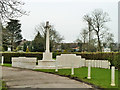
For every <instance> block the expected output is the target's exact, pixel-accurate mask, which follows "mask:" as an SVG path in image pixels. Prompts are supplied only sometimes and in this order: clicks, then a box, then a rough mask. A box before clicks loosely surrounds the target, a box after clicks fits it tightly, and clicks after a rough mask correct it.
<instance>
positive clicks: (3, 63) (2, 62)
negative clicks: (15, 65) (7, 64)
mask: <svg viewBox="0 0 120 90" xmlns="http://www.w3.org/2000/svg"><path fill="white" fill-rule="evenodd" d="M3 64H4V56H2V63H1V65H3Z"/></svg>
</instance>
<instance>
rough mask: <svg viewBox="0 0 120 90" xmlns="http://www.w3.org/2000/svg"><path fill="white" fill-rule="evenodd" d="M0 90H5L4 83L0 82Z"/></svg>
mask: <svg viewBox="0 0 120 90" xmlns="http://www.w3.org/2000/svg"><path fill="white" fill-rule="evenodd" d="M0 90H7V87H6V84H5V82H4V81H1V80H0Z"/></svg>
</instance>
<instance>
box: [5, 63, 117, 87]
mask: <svg viewBox="0 0 120 90" xmlns="http://www.w3.org/2000/svg"><path fill="white" fill-rule="evenodd" d="M4 66H7V67H11V64H4ZM34 71H40V72H46V73H52V74H56V75H60V76H65V77H69V78H71V79H75V80H77V81H80V82H81V81H83V82H86V83H87V84H90V85H93V86H94V87H97V88H118V76H119V75H118V70H115V84H116V86H113V87H112V86H111V85H110V84H111V69H102V68H91V79H90V80H89V79H87V73H88V68H87V67H81V68H75V69H74V75H71V69H58V72H55V69H35V70H34Z"/></svg>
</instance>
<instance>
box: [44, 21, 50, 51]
mask: <svg viewBox="0 0 120 90" xmlns="http://www.w3.org/2000/svg"><path fill="white" fill-rule="evenodd" d="M50 27H51V26H50V25H49V21H47V22H46V26H45V29H46V31H47V34H46V50H45V52H46V53H49V52H50V48H49V45H50V43H49V29H50Z"/></svg>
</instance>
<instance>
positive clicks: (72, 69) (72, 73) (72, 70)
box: [71, 64, 74, 75]
mask: <svg viewBox="0 0 120 90" xmlns="http://www.w3.org/2000/svg"><path fill="white" fill-rule="evenodd" d="M71 66H72V68H71V75H74V65H73V64H72V65H71Z"/></svg>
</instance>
